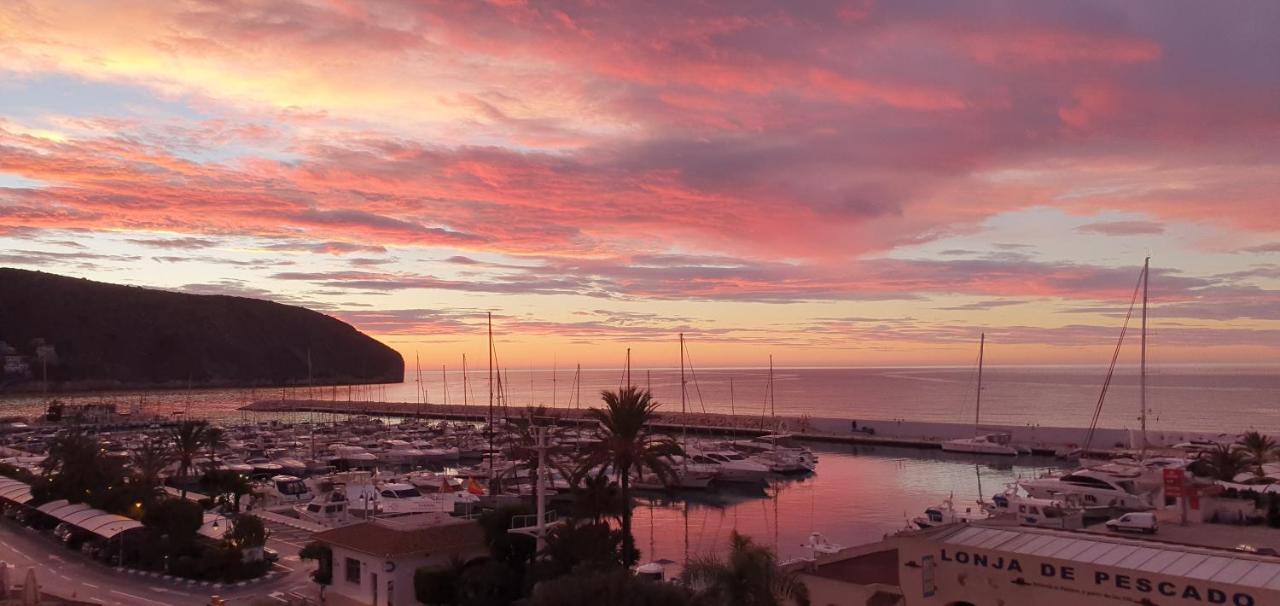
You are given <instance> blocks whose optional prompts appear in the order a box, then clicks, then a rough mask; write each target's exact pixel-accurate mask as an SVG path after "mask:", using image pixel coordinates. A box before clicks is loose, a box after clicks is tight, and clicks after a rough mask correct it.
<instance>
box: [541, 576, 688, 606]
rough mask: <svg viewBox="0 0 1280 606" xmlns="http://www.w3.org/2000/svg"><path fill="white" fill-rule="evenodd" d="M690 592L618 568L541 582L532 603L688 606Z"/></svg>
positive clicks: (559, 605)
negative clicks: (638, 576)
mask: <svg viewBox="0 0 1280 606" xmlns="http://www.w3.org/2000/svg"><path fill="white" fill-rule="evenodd" d="M689 603H690V601H689V592H688V590H686V589H685V588H683V587H680V586H679V585H674V584H671V583H657V582H654V581H650V580H647V579H641V578H637V577H635V576H633V575H632V574H631V573H630V572H628V571H626V570H623V569H617V570H611V571H607V572H595V573H591V574H584V575H577V574H575V575H572V576H564V577H560V578H558V579H553V580H550V581H543V582H542V583H538V585H537V586H536V587H534V589H533V596H532V597H531V599H530V600H529V604H530V606H596V605H597V604H609V605H610V606H686V605H687V604H689Z"/></svg>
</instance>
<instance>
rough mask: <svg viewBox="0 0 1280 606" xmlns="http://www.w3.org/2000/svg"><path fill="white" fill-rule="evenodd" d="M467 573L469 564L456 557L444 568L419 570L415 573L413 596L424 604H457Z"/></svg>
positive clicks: (423, 568)
mask: <svg viewBox="0 0 1280 606" xmlns="http://www.w3.org/2000/svg"><path fill="white" fill-rule="evenodd" d="M466 571H467V563H466V562H465V561H464V560H463V559H462V558H460V557H458V556H456V555H455V556H454V557H452V558H450V559H449V563H448V564H446V565H444V566H436V567H426V566H424V567H422V568H419V569H417V570H415V571H413V595H414V597H416V598H417V599H418V601H419V602H422V603H423V604H457V603H458V590H459V585H460V584H461V582H462V575H463V574H465V573H466Z"/></svg>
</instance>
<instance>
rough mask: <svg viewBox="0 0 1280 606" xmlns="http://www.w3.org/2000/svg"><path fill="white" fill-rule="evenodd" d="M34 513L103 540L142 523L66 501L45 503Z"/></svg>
mask: <svg viewBox="0 0 1280 606" xmlns="http://www.w3.org/2000/svg"><path fill="white" fill-rule="evenodd" d="M36 511H39V512H41V513H44V514H47V515H49V516H51V517H53V518H55V519H57V520H59V521H62V522H65V523H67V524H71V525H72V526H75V527H77V528H79V529H81V530H85V531H87V532H91V533H93V534H96V535H98V536H100V537H102V538H104V539H110V538H113V537H115V536H116V535H118V534H120V533H122V532H124V531H126V530H132V529H134V528H142V523H141V522H139V521H137V520H134V519H132V518H126V517H124V516H121V515H116V514H114V513H107V512H105V511H102V510H101V509H94V508H93V507H90V506H88V505H86V504H84V503H68V502H67V500H66V499H58V500H57V501H50V502H48V503H45V504H44V505H41V506H39V507H37V508H36Z"/></svg>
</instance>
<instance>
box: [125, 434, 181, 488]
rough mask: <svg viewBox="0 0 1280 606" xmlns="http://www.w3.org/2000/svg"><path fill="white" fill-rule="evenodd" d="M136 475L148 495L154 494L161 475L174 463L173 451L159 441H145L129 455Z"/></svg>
mask: <svg viewBox="0 0 1280 606" xmlns="http://www.w3.org/2000/svg"><path fill="white" fill-rule="evenodd" d="M129 458H130V462H131V463H132V464H133V471H134V474H135V475H136V476H137V478H138V481H139V482H141V483H142V485H143V486H144V487H145V489H146V492H147V494H154V493H155V490H156V488H157V487H158V486H159V485H160V474H161V473H162V472H163V471H164V469H165V468H166V467H168V466H169V464H170V463H172V462H173V451H172V450H170V449H169V447H168V446H167V445H166V444H164V443H163V442H160V441H159V440H152V439H146V440H143V442H142V446H140V447H138V448H137V449H136V450H134V451H133V452H132V453H130V455H129Z"/></svg>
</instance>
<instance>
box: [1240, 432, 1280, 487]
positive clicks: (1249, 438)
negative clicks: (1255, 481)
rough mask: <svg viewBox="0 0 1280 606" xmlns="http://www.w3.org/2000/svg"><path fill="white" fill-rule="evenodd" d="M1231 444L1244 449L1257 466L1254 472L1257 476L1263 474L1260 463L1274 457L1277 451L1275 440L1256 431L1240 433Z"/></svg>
mask: <svg viewBox="0 0 1280 606" xmlns="http://www.w3.org/2000/svg"><path fill="white" fill-rule="evenodd" d="M1233 446H1234V447H1235V448H1237V449H1239V450H1242V451H1244V453H1245V454H1247V455H1248V456H1249V461H1250V462H1252V463H1253V464H1254V465H1257V466H1258V467H1257V470H1256V473H1257V474H1258V475H1259V476H1261V475H1265V472H1264V471H1263V470H1262V465H1263V464H1264V463H1266V462H1267V461H1269V460H1271V459H1272V458H1273V457H1275V455H1276V451H1277V446H1276V441H1275V440H1273V439H1271V438H1270V437H1269V436H1266V435H1263V434H1262V433H1259V432H1257V431H1250V432H1246V433H1244V434H1241V435H1240V437H1239V438H1238V439H1237V440H1236V443H1235V444H1234V445H1233Z"/></svg>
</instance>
